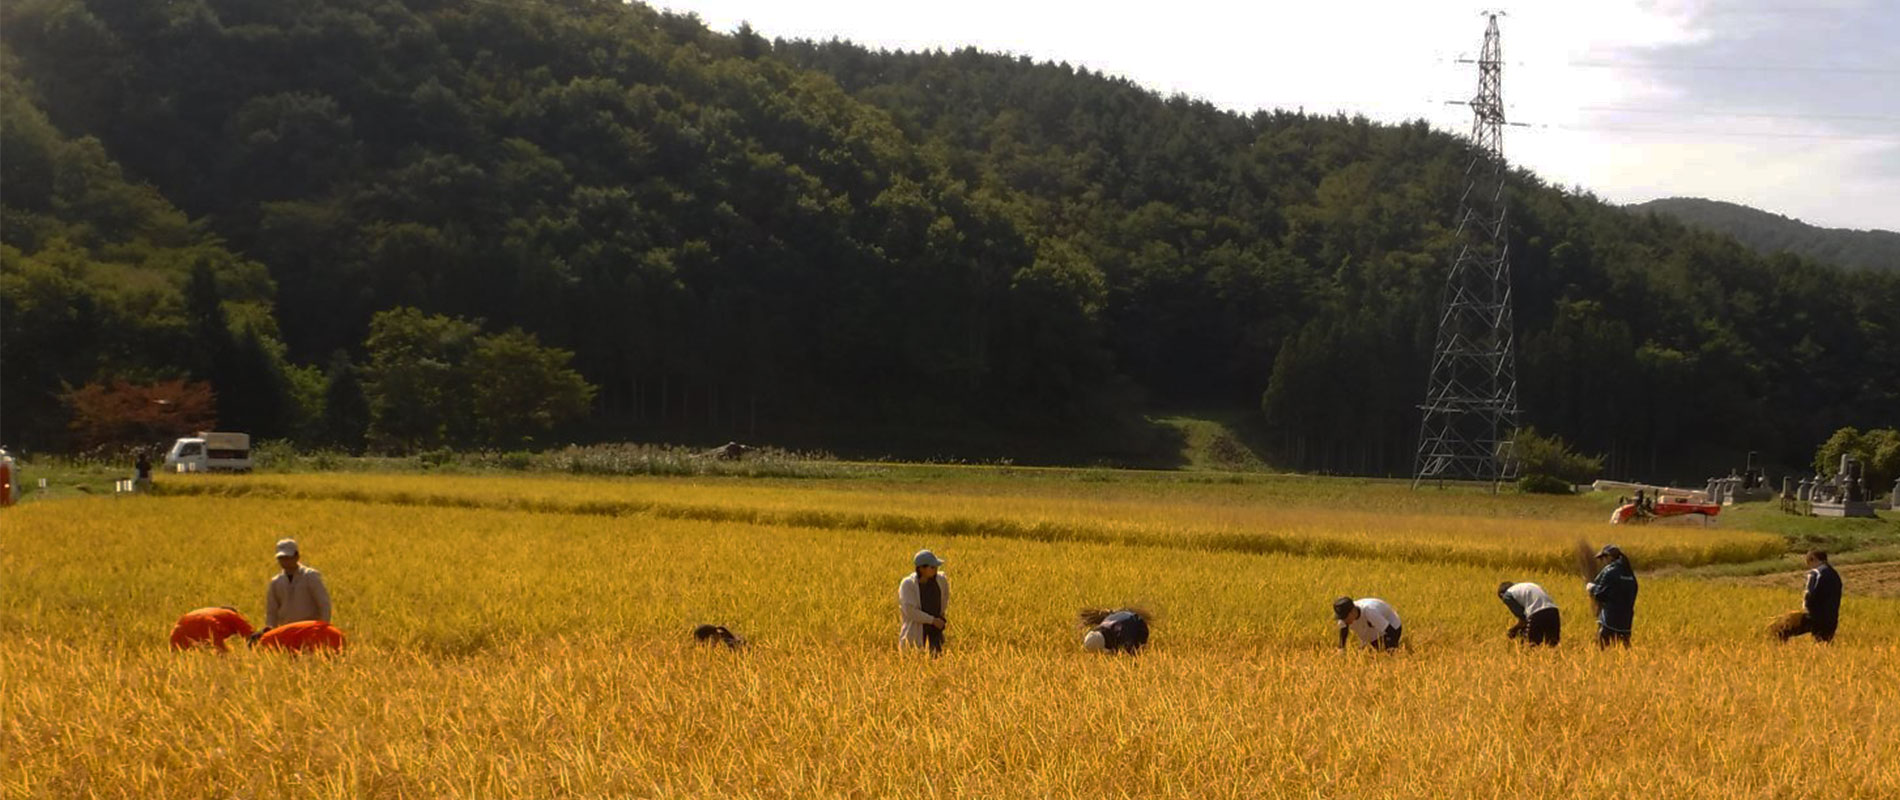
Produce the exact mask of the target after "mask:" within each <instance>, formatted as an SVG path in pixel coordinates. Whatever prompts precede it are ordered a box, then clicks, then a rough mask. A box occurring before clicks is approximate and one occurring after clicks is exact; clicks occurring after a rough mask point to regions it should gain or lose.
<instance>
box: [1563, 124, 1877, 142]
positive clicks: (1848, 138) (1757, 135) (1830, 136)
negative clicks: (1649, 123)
mask: <svg viewBox="0 0 1900 800" xmlns="http://www.w3.org/2000/svg"><path fill="white" fill-rule="evenodd" d="M1526 127H1531V128H1546V129H1562V130H1569V131H1612V132H1618V133H1656V134H1665V135H1671V136H1723V137H1740V138H1754V139H1827V140H1833V141H1845V142H1890V143H1893V144H1900V137H1887V136H1852V135H1843V134H1834V133H1770V132H1766V131H1716V130H1707V129H1703V130H1685V129H1672V128H1626V127H1621V126H1615V125H1570V124H1565V123H1560V122H1554V123H1534V124H1528V125H1526Z"/></svg>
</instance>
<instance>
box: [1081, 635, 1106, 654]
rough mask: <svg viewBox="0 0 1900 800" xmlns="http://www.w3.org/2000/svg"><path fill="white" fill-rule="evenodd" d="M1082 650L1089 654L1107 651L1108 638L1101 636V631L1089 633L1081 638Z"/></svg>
mask: <svg viewBox="0 0 1900 800" xmlns="http://www.w3.org/2000/svg"><path fill="white" fill-rule="evenodd" d="M1082 649H1083V650H1087V651H1089V652H1091V653H1099V652H1102V651H1103V650H1106V649H1108V637H1106V636H1103V635H1102V632H1101V631H1089V634H1088V635H1087V636H1084V637H1082Z"/></svg>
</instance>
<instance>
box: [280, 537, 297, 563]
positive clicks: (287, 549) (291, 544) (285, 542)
mask: <svg viewBox="0 0 1900 800" xmlns="http://www.w3.org/2000/svg"><path fill="white" fill-rule="evenodd" d="M294 555H297V540H296V539H279V540H277V557H278V558H283V557H284V556H294Z"/></svg>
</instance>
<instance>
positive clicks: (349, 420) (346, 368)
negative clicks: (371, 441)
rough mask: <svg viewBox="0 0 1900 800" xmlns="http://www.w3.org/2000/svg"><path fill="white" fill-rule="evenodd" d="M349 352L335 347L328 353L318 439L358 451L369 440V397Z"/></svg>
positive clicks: (355, 452) (334, 445)
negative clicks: (328, 361)
mask: <svg viewBox="0 0 1900 800" xmlns="http://www.w3.org/2000/svg"><path fill="white" fill-rule="evenodd" d="M358 372H359V370H358V369H357V367H356V365H355V364H353V363H351V362H350V354H349V353H348V352H345V351H343V350H338V351H336V352H335V353H334V354H332V355H331V356H330V368H329V370H327V371H326V373H325V375H324V383H323V419H322V422H321V424H320V426H319V433H318V437H317V439H318V442H319V443H321V444H324V445H327V446H330V447H339V448H342V449H343V450H345V451H346V452H349V453H352V454H361V453H362V452H363V448H364V446H365V445H366V444H367V443H368V436H369V427H370V406H369V398H368V396H367V395H366V394H365V393H364V390H363V380H362V377H361V376H360V375H358V374H357V373H358Z"/></svg>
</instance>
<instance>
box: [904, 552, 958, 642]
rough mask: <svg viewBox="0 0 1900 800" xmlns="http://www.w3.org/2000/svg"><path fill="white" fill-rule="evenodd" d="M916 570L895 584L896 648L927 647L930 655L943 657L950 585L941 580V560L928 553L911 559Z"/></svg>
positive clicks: (919, 553) (942, 577) (947, 580)
mask: <svg viewBox="0 0 1900 800" xmlns="http://www.w3.org/2000/svg"><path fill="white" fill-rule="evenodd" d="M911 566H912V567H914V568H915V569H916V571H915V572H912V573H911V574H909V575H905V576H904V580H903V581H901V582H899V583H898V584H897V617H898V621H899V622H901V623H902V624H903V627H902V628H900V629H899V630H898V633H897V641H898V644H900V645H901V646H905V647H927V648H929V649H930V654H931V655H933V656H934V655H940V654H942V653H943V629H944V626H945V625H948V624H949V623H948V622H946V621H945V620H944V616H943V613H944V609H945V608H947V607H949V605H950V581H949V579H947V578H945V577H944V576H943V572H942V571H941V570H942V568H943V559H941V558H938V557H937V554H936V553H932V552H930V551H929V550H919V551H917V555H916V556H915V557H913V558H912V559H911Z"/></svg>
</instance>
